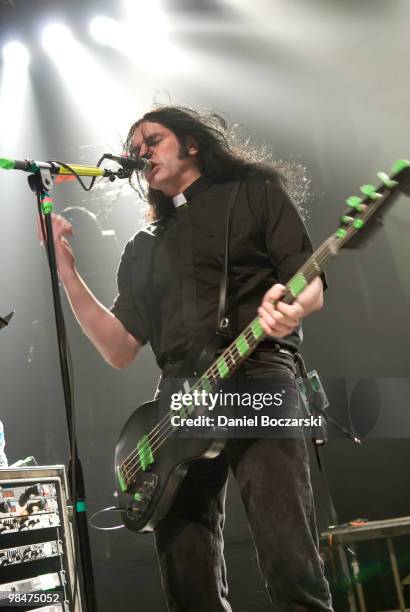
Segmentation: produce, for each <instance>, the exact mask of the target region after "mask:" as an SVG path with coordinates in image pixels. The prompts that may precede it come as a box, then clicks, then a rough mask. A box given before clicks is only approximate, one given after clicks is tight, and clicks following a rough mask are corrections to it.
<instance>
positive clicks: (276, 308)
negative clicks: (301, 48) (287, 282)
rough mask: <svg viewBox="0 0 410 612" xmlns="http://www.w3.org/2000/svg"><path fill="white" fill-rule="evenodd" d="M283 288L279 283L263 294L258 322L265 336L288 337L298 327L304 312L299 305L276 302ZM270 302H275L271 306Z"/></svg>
mask: <svg viewBox="0 0 410 612" xmlns="http://www.w3.org/2000/svg"><path fill="white" fill-rule="evenodd" d="M284 290H285V287H284V286H283V285H280V284H279V283H278V284H276V285H273V287H271V288H270V289H269V291H267V292H266V293H265V295H264V296H263V299H262V304H261V305H260V306H259V308H258V315H259V321H260V324H261V326H262V328H263V331H264V332H265V334H266V335H267V336H276V337H277V338H283V337H284V336H289V334H291V333H292V332H293V331H294V330H295V329H296V328H297V326H298V325H299V323H300V320H301V319H302V318H303V316H304V314H305V312H304V310H303V308H302V306H301V305H300V304H298V303H297V302H294V303H293V304H285V303H284V302H280V301H278V300H279V299H280V297H281V296H282V295H283V292H284ZM272 302H276V303H275V305H273V303H272Z"/></svg>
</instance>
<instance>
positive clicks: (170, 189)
mask: <svg viewBox="0 0 410 612" xmlns="http://www.w3.org/2000/svg"><path fill="white" fill-rule="evenodd" d="M200 176H201V172H200V171H199V170H193V171H192V170H191V171H190V172H189V173H187V174H186V175H184V174H182V175H181V176H180V177H179V180H178V182H177V183H174V184H173V185H169V186H168V185H167V186H166V187H165V188H164V189H161V191H162V193H164V194H165V195H166V196H168V197H170V198H173V197H174V196H176V195H178V194H179V193H182V192H183V191H185V189H188V187H189V186H190V185H192V183H194V182H195V181H196V180H197V179H199V177H200Z"/></svg>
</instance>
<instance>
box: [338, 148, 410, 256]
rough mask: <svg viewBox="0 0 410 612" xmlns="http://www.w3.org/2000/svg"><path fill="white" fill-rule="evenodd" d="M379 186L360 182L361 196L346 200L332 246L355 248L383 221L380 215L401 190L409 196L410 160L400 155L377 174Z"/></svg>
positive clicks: (372, 233)
mask: <svg viewBox="0 0 410 612" xmlns="http://www.w3.org/2000/svg"><path fill="white" fill-rule="evenodd" d="M377 176H378V178H379V179H380V181H381V184H380V185H379V186H378V187H375V186H374V185H362V187H361V188H360V191H361V195H360V196H356V195H355V196H350V197H349V198H347V200H346V204H347V205H348V207H349V208H348V209H347V210H346V211H345V212H344V213H343V215H342V216H341V218H340V226H339V228H338V229H337V231H336V232H335V234H334V235H333V247H334V249H335V250H336V251H338V250H340V249H342V248H349V249H355V248H357V247H359V246H362V244H363V243H364V242H365V241H366V240H368V239H369V238H371V236H373V235H374V233H375V232H376V231H377V230H378V229H380V228H381V226H382V225H383V221H382V217H383V215H384V214H385V213H386V211H387V209H388V208H389V207H390V205H391V204H392V203H393V202H394V201H395V200H396V199H397V197H398V196H399V195H400V194H401V193H403V194H404V195H407V196H410V161H407V160H404V159H401V160H399V161H397V162H396V163H395V164H394V166H393V167H392V169H391V173H390V175H388V174H386V173H385V172H379V173H378V174H377Z"/></svg>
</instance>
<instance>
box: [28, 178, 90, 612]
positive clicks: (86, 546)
mask: <svg viewBox="0 0 410 612" xmlns="http://www.w3.org/2000/svg"><path fill="white" fill-rule="evenodd" d="M28 182H29V185H30V188H31V190H32V191H34V192H35V193H36V196H37V204H38V210H39V214H40V215H41V213H43V215H44V220H45V226H46V232H47V236H45V237H44V238H47V240H46V241H45V244H46V248H47V255H48V263H49V268H50V276H51V287H52V294H53V305H54V314H55V323H56V331H57V343H58V353H59V359H60V371H61V379H62V384H63V394H64V404H65V411H66V419H67V428H68V443H69V464H68V483H69V489H70V491H69V495H70V500H71V504H72V506H73V528H74V529H73V531H74V539H75V541H74V550H75V558H76V559H78V548H79V552H80V558H81V569H82V574H83V576H82V578H83V580H82V584H83V588H84V593H85V601H86V610H87V611H88V612H96V610H97V601H96V595H95V583H94V573H93V567H92V562H91V549H90V540H89V534H88V523H87V507H86V501H85V498H86V496H85V487H84V477H83V469H82V465H81V461H80V458H79V456H78V453H77V441H76V431H75V421H74V416H73V397H72V386H71V379H70V372H69V365H68V353H67V345H66V328H65V322H64V315H63V309H62V304H61V296H60V291H59V280H58V274H57V264H56V256H55V250H54V239H53V227H52V223H51V211H52V209H53V204H52V199H51V198H50V195H49V191H50V189H51V188H52V186H53V180H52V176H51V170H50V168H39V171H38V172H36V173H35V174H31V175H30V176H29V177H28ZM76 536H77V537H78V539H76ZM75 566H76V570H77V571H78V569H79V567H78V564H77V563H76V564H75ZM76 584H77V572H75V575H74V597H73V610H75V593H76Z"/></svg>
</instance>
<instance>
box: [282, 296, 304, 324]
mask: <svg viewBox="0 0 410 612" xmlns="http://www.w3.org/2000/svg"><path fill="white" fill-rule="evenodd" d="M275 308H276V309H277V310H278V311H279V312H281V313H283V314H284V315H286V316H287V317H290V318H291V319H298V320H299V319H301V318H302V317H303V315H304V310H303V307H302V306H301V305H300V304H298V302H293V304H285V302H281V301H279V302H277V303H276V304H275Z"/></svg>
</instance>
